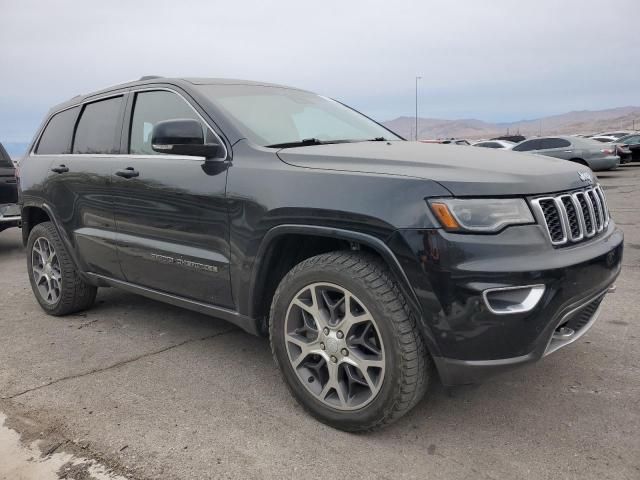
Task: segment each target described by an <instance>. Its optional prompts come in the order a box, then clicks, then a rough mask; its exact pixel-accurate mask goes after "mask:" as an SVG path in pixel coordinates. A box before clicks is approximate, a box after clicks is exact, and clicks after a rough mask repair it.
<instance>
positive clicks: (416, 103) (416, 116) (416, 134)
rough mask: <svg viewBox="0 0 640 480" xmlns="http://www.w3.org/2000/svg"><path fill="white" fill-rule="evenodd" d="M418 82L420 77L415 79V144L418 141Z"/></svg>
mask: <svg viewBox="0 0 640 480" xmlns="http://www.w3.org/2000/svg"><path fill="white" fill-rule="evenodd" d="M418 80H422V77H416V142H417V141H418Z"/></svg>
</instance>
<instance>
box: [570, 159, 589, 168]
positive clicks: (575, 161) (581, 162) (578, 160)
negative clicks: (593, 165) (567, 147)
mask: <svg viewBox="0 0 640 480" xmlns="http://www.w3.org/2000/svg"><path fill="white" fill-rule="evenodd" d="M571 161H572V162H574V163H579V164H580V165H584V166H585V167H588V166H589V165H588V164H587V162H585V161H584V160H583V159H581V158H572V159H571Z"/></svg>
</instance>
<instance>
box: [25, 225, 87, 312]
mask: <svg viewBox="0 0 640 480" xmlns="http://www.w3.org/2000/svg"><path fill="white" fill-rule="evenodd" d="M47 243H48V245H49V246H50V247H49V249H47V248H46V247H45V245H47ZM34 246H35V250H34ZM51 248H53V252H54V254H53V260H52V261H51V262H49V266H48V269H47V266H46V265H44V266H43V268H40V266H41V263H42V262H40V261H39V260H40V259H42V258H43V255H41V254H40V253H38V251H46V252H48V253H50V252H51ZM34 262H36V263H34ZM45 263H46V262H45ZM34 265H35V267H36V269H37V270H39V271H42V270H47V272H49V273H50V275H49V277H48V278H43V276H39V275H38V274H37V273H36V270H34ZM52 265H53V266H52ZM27 266H28V274H29V281H30V283H31V289H32V290H33V294H34V295H35V297H36V299H37V300H38V303H39V304H40V306H41V307H42V309H43V310H44V311H45V312H46V313H48V314H49V315H55V316H62V315H68V314H70V313H75V312H79V311H81V310H86V309H87V308H89V307H90V306H91V305H92V304H93V302H94V301H95V298H96V293H97V290H98V289H97V288H96V287H94V286H93V285H90V284H88V283H86V282H85V281H84V280H82V278H80V276H79V275H78V272H77V270H76V268H75V266H74V264H73V262H72V261H71V257H70V256H69V254H68V253H67V250H66V249H65V247H64V245H63V243H62V241H61V240H60V236H59V235H58V232H57V230H56V229H55V227H54V226H53V224H52V223H51V222H44V223H39V224H38V225H36V226H35V227H33V229H32V230H31V232H30V233H29V240H28V242H27ZM50 278H51V279H52V280H53V281H52V280H50ZM56 279H57V280H56ZM50 285H56V286H57V287H53V288H49V291H50V292H51V291H53V292H54V293H51V295H50V296H46V294H44V293H43V289H45V290H46V289H47V288H48V287H50Z"/></svg>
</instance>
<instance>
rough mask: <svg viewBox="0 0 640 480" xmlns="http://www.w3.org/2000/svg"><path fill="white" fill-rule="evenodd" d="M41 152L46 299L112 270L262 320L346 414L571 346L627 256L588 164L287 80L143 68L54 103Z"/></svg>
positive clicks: (339, 422) (320, 411) (37, 277)
mask: <svg viewBox="0 0 640 480" xmlns="http://www.w3.org/2000/svg"><path fill="white" fill-rule="evenodd" d="M29 152H30V153H29V154H28V155H27V157H26V158H25V160H24V161H23V163H22V166H21V176H20V188H21V206H22V218H23V230H22V231H23V238H24V242H25V244H26V245H27V247H28V248H27V252H28V255H27V262H28V272H29V276H30V281H31V285H32V287H33V292H34V294H35V297H36V299H37V300H38V302H39V303H40V305H41V306H42V308H43V309H44V310H45V311H46V312H47V313H49V314H52V315H65V314H69V313H72V312H77V311H79V310H82V309H86V308H88V307H89V306H90V305H91V304H92V303H93V301H94V299H95V296H96V290H97V288H98V287H118V288H121V289H124V290H128V291H131V292H136V293H139V294H141V295H145V296H147V297H151V298H153V299H157V300H160V301H164V302H168V303H171V304H174V305H179V306H182V307H185V308H189V309H192V310H196V311H198V312H203V313H206V314H209V315H212V316H215V317H219V318H223V319H226V320H227V321H229V322H231V323H233V324H235V325H237V326H239V327H241V328H242V329H244V330H246V331H247V332H251V333H253V334H263V335H268V336H269V338H270V341H271V347H272V351H273V356H274V359H275V362H276V363H277V365H278V366H279V368H280V369H281V371H282V375H283V377H284V380H285V382H286V384H287V385H288V387H289V388H290V390H291V392H292V394H293V395H294V396H295V398H296V399H297V400H298V401H299V402H300V403H301V404H302V405H303V406H304V407H305V408H306V409H307V410H308V411H309V412H310V413H311V414H313V415H314V416H316V417H317V418H319V419H320V420H322V421H323V422H326V423H328V424H330V425H332V426H335V427H337V428H341V429H344V430H352V431H353V430H366V429H373V428H377V427H380V426H382V425H385V424H387V423H389V422H391V421H393V420H395V419H397V418H398V417H400V416H401V415H402V414H404V413H405V412H407V411H408V410H409V409H410V408H412V407H413V406H414V405H415V404H416V403H417V402H418V400H420V398H421V397H422V396H423V394H424V393H425V392H426V391H427V390H428V388H429V385H430V383H431V382H432V381H433V379H434V378H435V377H436V376H437V375H438V376H439V377H440V379H441V380H442V382H443V383H444V384H445V385H460V384H468V383H473V382H478V381H480V380H482V379H483V378H484V377H486V376H487V375H489V374H492V373H495V372H498V371H501V370H504V369H506V368H509V367H513V366H516V365H520V364H524V363H527V362H530V361H534V360H537V359H540V358H541V357H543V356H544V355H547V354H549V353H551V352H553V351H554V350H556V349H558V348H560V347H563V346H565V345H567V344H569V343H571V342H573V341H574V340H576V339H577V338H579V337H580V336H581V335H583V334H584V333H585V332H586V331H587V330H588V329H589V327H590V326H591V325H592V324H593V322H594V321H595V319H596V317H597V315H598V310H599V307H600V304H601V302H602V299H603V297H604V296H605V294H606V293H607V291H608V290H609V288H610V287H611V286H612V285H613V282H614V280H615V278H616V276H617V275H618V273H619V271H620V264H621V257H622V248H623V247H622V245H623V236H622V232H621V231H620V230H619V229H618V228H616V226H615V224H614V222H613V220H612V219H611V217H610V215H609V210H608V209H607V201H606V198H605V195H604V192H603V190H602V188H601V187H600V186H599V185H598V184H597V183H596V182H595V180H594V178H593V176H592V174H591V172H590V170H589V169H588V168H587V167H583V166H580V165H577V164H574V163H570V162H566V161H562V160H556V159H552V158H548V159H547V158H540V157H537V156H529V155H526V154H518V153H510V152H493V151H489V150H487V149H475V148H460V147H459V146H447V145H435V144H421V143H417V142H416V143H414V142H407V141H404V140H403V139H402V138H400V137H399V136H397V135H395V134H394V133H393V132H391V131H389V130H387V129H386V128H384V127H382V126H381V125H379V124H377V123H376V122H374V121H372V120H370V119H369V118H367V117H365V116H363V115H362V114H360V113H358V112H356V111H354V110H352V109H350V108H349V107H347V106H345V105H343V104H341V103H339V102H336V101H333V100H331V99H328V98H325V97H322V96H318V95H314V94H312V93H310V92H307V91H303V90H299V89H295V88H289V87H283V86H278V85H270V84H265V83H255V82H248V81H238V80H214V79H169V78H143V79H141V81H137V82H133V83H128V84H125V85H119V86H115V87H113V88H109V89H106V90H103V91H100V92H97V93H93V94H90V95H85V96H81V97H75V98H73V99H71V100H70V101H68V102H67V103H65V104H62V105H59V106H57V107H55V108H53V109H52V110H51V112H50V113H49V114H48V115H47V117H46V119H45V121H44V123H43V125H42V127H41V128H40V129H39V131H38V133H37V134H36V136H35V139H34V140H33V143H32V145H31V147H30V149H29Z"/></svg>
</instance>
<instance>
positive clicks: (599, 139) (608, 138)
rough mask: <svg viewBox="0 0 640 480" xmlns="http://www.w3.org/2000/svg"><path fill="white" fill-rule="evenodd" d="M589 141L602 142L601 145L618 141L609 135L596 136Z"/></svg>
mask: <svg viewBox="0 0 640 480" xmlns="http://www.w3.org/2000/svg"><path fill="white" fill-rule="evenodd" d="M591 140H595V141H597V142H602V143H611V142H615V141H616V140H618V138H617V137H612V136H611V135H596V136H593V137H591Z"/></svg>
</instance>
